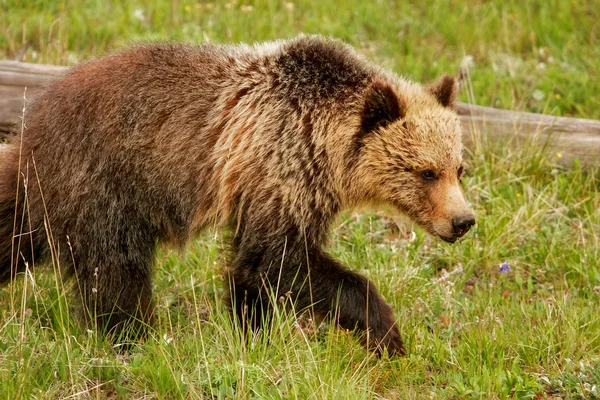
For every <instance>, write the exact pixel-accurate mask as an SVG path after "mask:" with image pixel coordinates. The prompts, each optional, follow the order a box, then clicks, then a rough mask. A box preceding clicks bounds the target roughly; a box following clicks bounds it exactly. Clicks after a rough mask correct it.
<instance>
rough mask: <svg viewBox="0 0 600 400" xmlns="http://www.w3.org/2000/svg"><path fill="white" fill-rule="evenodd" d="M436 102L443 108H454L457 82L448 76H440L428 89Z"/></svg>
mask: <svg viewBox="0 0 600 400" xmlns="http://www.w3.org/2000/svg"><path fill="white" fill-rule="evenodd" d="M428 90H429V93H431V94H432V95H433V96H434V97H435V98H436V99H437V101H438V102H439V103H440V104H441V105H442V106H444V107H449V108H454V107H455V102H456V96H457V95H458V82H457V81H456V79H454V77H452V76H449V75H444V76H442V77H441V78H440V79H439V80H438V81H437V82H436V83H434V84H432V85H430V86H429V87H428Z"/></svg>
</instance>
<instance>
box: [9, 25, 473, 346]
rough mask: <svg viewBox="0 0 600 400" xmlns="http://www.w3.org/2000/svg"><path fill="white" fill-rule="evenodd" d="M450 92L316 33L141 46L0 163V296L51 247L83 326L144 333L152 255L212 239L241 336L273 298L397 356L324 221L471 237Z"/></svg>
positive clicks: (384, 310)
mask: <svg viewBox="0 0 600 400" xmlns="http://www.w3.org/2000/svg"><path fill="white" fill-rule="evenodd" d="M456 92H457V84H456V82H455V80H454V79H453V78H451V77H448V76H444V77H442V78H441V79H440V80H439V81H438V82H437V83H435V84H433V85H431V86H428V87H424V86H421V85H419V84H416V83H412V82H410V81H408V80H406V79H403V78H400V77H398V76H397V75H395V74H393V73H391V72H388V71H385V70H383V69H381V68H379V67H377V66H374V65H372V64H371V63H369V62H368V61H366V60H365V59H364V58H363V57H361V56H360V55H358V54H357V53H356V52H355V51H354V50H353V49H352V48H351V47H349V46H348V45H345V44H343V43H341V42H339V41H336V40H332V39H326V38H322V37H318V36H300V37H298V38H295V39H291V40H287V41H276V42H269V43H263V44H257V45H253V46H248V45H236V46H230V45H200V46H187V45H179V44H150V45H145V46H140V47H135V48H132V49H129V50H125V51H123V52H121V53H118V54H114V55H111V56H108V57H105V58H101V59H98V60H95V61H91V62H88V63H85V64H82V65H80V66H77V67H75V68H72V69H71V70H70V71H69V72H68V73H67V74H66V75H65V76H64V77H62V78H61V79H59V80H57V81H55V82H54V83H52V84H50V85H49V87H48V88H47V90H46V91H45V93H44V94H43V95H42V96H41V97H40V98H38V99H37V100H36V101H35V103H34V104H33V106H32V107H31V111H30V112H27V113H26V115H25V126H26V129H25V130H24V132H23V134H22V135H15V138H14V140H13V141H12V142H11V143H10V144H9V146H8V148H7V150H6V151H3V152H2V153H0V282H2V283H6V282H8V281H10V280H11V279H14V277H15V275H16V274H17V273H18V272H20V271H23V269H24V265H25V262H27V263H29V265H30V266H32V265H34V263H39V262H41V261H43V260H44V259H47V258H49V257H50V255H51V254H50V253H51V251H50V250H51V249H50V246H49V244H48V243H50V242H51V243H53V250H52V256H55V257H58V259H59V262H60V265H61V266H62V267H63V268H64V275H65V276H68V275H70V276H74V277H75V282H76V287H77V291H78V292H79V293H80V294H81V298H82V301H83V304H84V307H85V310H86V311H87V312H86V314H87V315H89V316H91V318H92V321H91V322H92V323H93V324H94V326H99V327H101V328H102V329H104V330H105V331H106V332H109V333H122V332H130V331H136V329H140V327H143V326H146V324H149V323H151V322H152V314H153V303H152V293H151V292H152V263H153V259H154V254H155V248H156V245H157V243H159V242H169V243H173V244H177V245H183V244H184V243H185V242H187V241H188V239H189V238H190V237H193V236H194V234H196V233H198V232H199V231H201V230H202V229H204V228H206V227H208V226H216V225H218V226H225V227H229V228H230V230H231V232H232V240H231V248H232V254H231V259H230V262H229V264H230V265H229V271H228V278H229V282H227V283H226V284H225V286H229V287H230V289H229V291H228V301H229V302H230V305H231V308H232V311H233V312H234V314H235V315H237V316H238V317H239V319H240V322H242V323H243V324H246V325H245V326H248V327H251V328H253V329H258V328H259V327H260V325H261V322H262V321H264V319H265V318H268V314H269V309H270V307H271V304H270V299H271V294H272V293H273V292H274V293H275V296H276V297H275V298H278V297H279V296H280V295H281V294H282V293H289V294H290V296H291V298H292V299H293V301H294V305H295V310H299V311H300V310H306V309H309V310H311V311H312V312H313V313H314V315H315V316H316V317H320V318H335V323H337V324H338V325H339V326H341V327H343V328H347V329H350V330H356V331H357V332H358V333H359V337H360V338H362V340H363V341H364V343H365V345H368V347H369V348H370V349H371V350H373V351H375V352H377V353H379V354H381V353H382V352H384V351H387V352H389V353H390V354H392V355H393V354H403V353H405V347H404V344H403V342H402V339H401V337H400V333H399V330H398V327H397V324H396V322H395V320H394V317H393V312H392V309H391V308H390V306H389V305H388V304H387V303H386V302H385V301H384V299H383V298H382V296H381V295H380V294H379V293H378V291H377V289H376V288H375V285H374V284H373V283H372V282H370V281H369V280H368V279H367V278H365V277H364V276H362V275H360V274H358V273H356V272H354V271H351V270H349V269H348V268H346V267H344V266H343V265H342V264H340V262H338V261H337V260H335V259H334V258H333V257H331V256H330V255H328V254H327V253H326V252H325V251H324V250H323V247H324V246H325V245H326V243H327V239H328V236H329V227H330V225H331V223H332V221H333V220H334V218H335V217H336V215H337V214H338V213H339V212H340V211H341V210H343V209H346V208H349V207H354V206H357V205H360V204H363V203H386V204H389V205H392V206H394V207H395V208H397V209H398V210H399V211H401V212H403V213H404V214H406V215H408V216H409V217H410V218H412V219H413V220H414V221H416V222H417V223H418V224H420V225H421V226H422V227H423V228H424V229H425V230H427V231H428V232H429V233H431V234H433V235H436V236H438V237H440V238H441V239H443V240H445V241H447V242H454V241H456V240H457V239H458V238H460V237H461V236H463V235H464V234H465V233H466V232H467V231H468V230H469V229H470V227H471V226H472V225H473V224H474V223H475V218H474V216H473V213H472V212H471V210H470V209H469V207H468V206H467V204H466V202H465V198H464V194H463V191H462V189H461V185H460V179H461V175H462V172H463V167H462V165H461V163H462V155H461V153H462V145H461V126H460V122H459V118H458V115H457V113H456V112H455V110H454V102H455V97H456ZM140 321H141V322H140ZM138 333H139V332H138Z"/></svg>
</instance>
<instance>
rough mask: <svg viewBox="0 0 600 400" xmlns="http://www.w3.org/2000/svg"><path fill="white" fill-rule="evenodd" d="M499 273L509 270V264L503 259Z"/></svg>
mask: <svg viewBox="0 0 600 400" xmlns="http://www.w3.org/2000/svg"><path fill="white" fill-rule="evenodd" d="M498 272H499V273H501V274H503V273H505V272H510V265H508V261H505V262H504V263H502V264H501V265H500V270H499V271H498Z"/></svg>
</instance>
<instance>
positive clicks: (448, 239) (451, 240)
mask: <svg viewBox="0 0 600 400" xmlns="http://www.w3.org/2000/svg"><path fill="white" fill-rule="evenodd" d="M438 237H439V238H440V239H442V240H443V241H444V242H446V243H451V244H452V243H456V241H457V240H458V239H460V238H461V236H442V235H439V234H438Z"/></svg>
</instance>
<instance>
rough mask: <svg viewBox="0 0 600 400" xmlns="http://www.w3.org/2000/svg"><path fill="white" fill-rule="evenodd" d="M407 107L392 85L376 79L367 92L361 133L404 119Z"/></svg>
mask: <svg viewBox="0 0 600 400" xmlns="http://www.w3.org/2000/svg"><path fill="white" fill-rule="evenodd" d="M405 112H406V108H405V106H404V104H403V102H402V100H401V99H400V98H399V97H398V95H397V94H396V93H395V92H394V90H393V89H392V88H391V87H390V85H388V84H386V83H385V82H382V81H380V80H375V81H374V82H373V83H371V85H370V86H369V88H367V91H366V92H365V100H364V106H363V110H362V116H361V134H362V135H363V136H364V135H365V134H367V133H369V132H371V131H373V130H375V129H377V128H382V127H385V126H387V125H389V124H390V123H392V122H394V121H397V120H399V119H402V118H403V117H404V114H405Z"/></svg>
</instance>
